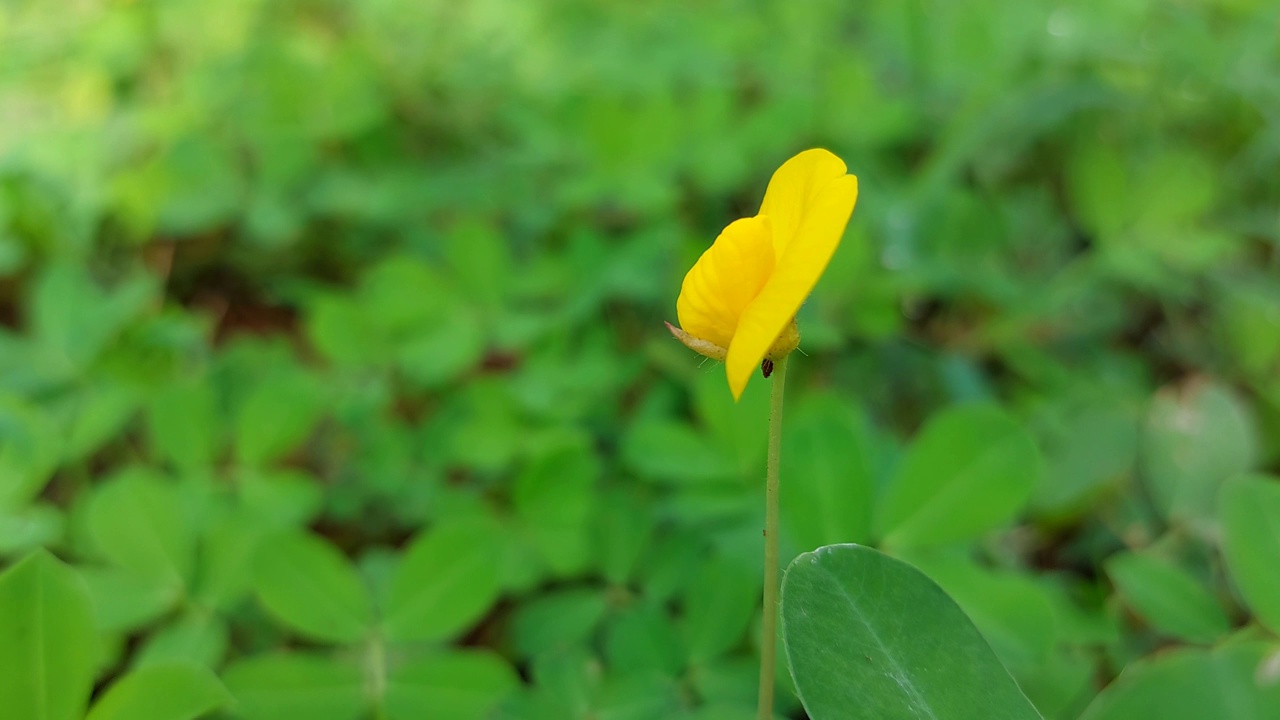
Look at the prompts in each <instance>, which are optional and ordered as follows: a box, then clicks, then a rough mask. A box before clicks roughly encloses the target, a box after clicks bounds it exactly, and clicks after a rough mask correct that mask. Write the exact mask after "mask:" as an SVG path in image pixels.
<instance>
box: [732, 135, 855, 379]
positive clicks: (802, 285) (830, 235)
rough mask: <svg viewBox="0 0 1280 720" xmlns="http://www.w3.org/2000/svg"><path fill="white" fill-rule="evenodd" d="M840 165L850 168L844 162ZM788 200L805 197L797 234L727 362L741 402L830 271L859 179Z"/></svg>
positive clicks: (745, 319)
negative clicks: (766, 359) (754, 376)
mask: <svg viewBox="0 0 1280 720" xmlns="http://www.w3.org/2000/svg"><path fill="white" fill-rule="evenodd" d="M810 152H813V151H810ZM803 154H804V153H802V155H803ZM840 166H841V167H844V163H840ZM784 167H785V166H784ZM775 177H776V175H775ZM772 189H773V188H772V185H771V186H770V190H772ZM787 197H791V198H793V199H798V198H803V199H804V202H805V205H804V208H803V212H802V213H801V214H800V215H799V220H798V221H797V226H796V230H795V233H794V234H793V236H792V237H791V238H790V239H789V241H788V242H787V244H786V251H785V252H784V253H783V254H782V255H781V256H780V257H779V258H778V260H777V266H776V267H775V268H774V271H773V275H772V276H770V277H769V281H768V282H767V283H765V286H764V287H763V288H762V289H761V290H760V293H759V295H757V296H756V298H755V300H753V301H751V304H750V305H748V306H747V308H746V309H745V310H744V311H743V312H742V316H741V317H740V318H739V320H738V327H737V331H736V332H735V333H734V336H733V341H732V342H731V343H730V344H729V354H728V356H727V357H726V359H725V371H726V373H727V374H728V376H729V389H730V390H731V391H732V392H733V396H734V397H735V398H737V397H739V396H740V395H742V391H743V389H744V388H746V386H747V380H749V379H750V378H751V374H752V373H754V372H755V369H756V368H757V367H759V365H760V361H761V360H763V359H764V357H765V354H766V353H767V352H769V348H770V346H772V345H773V343H774V341H775V340H776V339H777V338H778V336H779V335H780V334H781V333H782V331H783V330H784V329H786V327H787V325H788V324H789V323H790V322H791V320H792V318H794V317H795V315H796V312H797V311H799V310H800V306H801V305H802V304H804V301H805V298H807V297H809V293H810V292H812V291H813V286H814V285H816V284H817V283H818V279H819V278H821V277H822V273H823V271H825V270H826V269H827V263H829V262H830V261H831V256H832V255H833V254H834V253H835V251H836V248H837V247H838V246H839V245H840V238H841V237H843V236H844V228H845V225H846V224H848V222H849V216H850V215H851V214H852V213H853V206H854V204H855V203H857V200H858V178H856V177H854V176H853V175H841V176H839V177H836V178H829V179H828V180H827V181H826V182H824V183H822V186H821V187H820V188H819V189H818V190H817V191H816V192H812V193H810V192H807V191H806V192H805V193H804V194H803V195H802V194H799V193H795V194H789V195H787ZM775 202H781V196H775ZM774 207H776V208H779V209H781V208H782V207H783V206H781V205H775V206H774ZM788 209H790V208H788ZM776 235H777V232H776V231H775V236H776Z"/></svg>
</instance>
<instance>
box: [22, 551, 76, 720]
mask: <svg viewBox="0 0 1280 720" xmlns="http://www.w3.org/2000/svg"><path fill="white" fill-rule="evenodd" d="M97 645H98V633H97V631H96V630H95V629H94V625H93V609H92V607H91V605H90V602H89V593H88V591H87V590H86V589H85V587H84V583H83V581H81V580H80V578H79V577H77V576H76V574H75V572H74V571H72V570H71V569H70V568H68V567H67V566H66V565H63V564H62V563H61V562H59V561H58V560H56V559H54V557H53V556H52V555H49V554H48V553H46V552H45V551H43V550H38V551H36V552H35V553H34V554H32V555H30V556H28V557H27V558H26V559H25V560H22V561H21V562H19V563H18V564H16V565H14V566H13V567H11V568H9V569H8V570H6V571H5V572H4V574H2V575H0V656H3V658H4V662H3V665H4V670H3V671H2V672H0V708H4V711H3V714H4V717H12V718H23V719H24V720H79V719H80V718H81V717H82V716H83V713H84V707H85V704H86V703H87V702H88V700H89V691H90V690H91V689H92V687H93V665H94V661H95V659H96V656H97Z"/></svg>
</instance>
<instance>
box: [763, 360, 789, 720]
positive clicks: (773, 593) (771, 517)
mask: <svg viewBox="0 0 1280 720" xmlns="http://www.w3.org/2000/svg"><path fill="white" fill-rule="evenodd" d="M786 380H787V359H786V358H785V357H783V358H782V359H781V360H777V361H775V362H774V364H773V386H772V387H773V390H772V395H771V397H772V399H771V401H770V404H769V465H768V470H767V472H766V475H765V504H764V621H763V624H762V627H761V633H762V635H761V637H760V713H759V716H758V717H759V720H771V719H772V718H773V676H774V670H773V665H774V661H775V659H776V658H777V655H778V649H777V645H778V457H779V455H780V454H781V448H782V391H783V385H784V384H785V383H786Z"/></svg>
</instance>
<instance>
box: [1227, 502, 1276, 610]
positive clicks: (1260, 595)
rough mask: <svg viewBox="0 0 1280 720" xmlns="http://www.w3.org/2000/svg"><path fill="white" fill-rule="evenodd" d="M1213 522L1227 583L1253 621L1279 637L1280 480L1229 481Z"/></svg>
mask: <svg viewBox="0 0 1280 720" xmlns="http://www.w3.org/2000/svg"><path fill="white" fill-rule="evenodd" d="M1218 520H1219V522H1220V524H1221V525H1222V552H1223V554H1224V555H1225V556H1226V558H1227V568H1228V569H1229V570H1230V571H1231V579H1232V580H1234V581H1235V584H1236V587H1237V588H1239V589H1240V595H1241V596H1242V597H1243V598H1244V601H1245V603H1247V604H1248V605H1249V609H1250V610H1252V611H1253V614H1254V615H1256V616H1257V618H1258V620H1259V621H1260V622H1261V623H1262V624H1264V625H1266V626H1267V627H1268V628H1270V629H1271V631H1272V632H1274V633H1280V570H1277V568H1280V482H1278V481H1276V480H1275V479H1274V478H1266V477H1262V476H1253V477H1244V478H1237V479H1235V480H1231V481H1229V482H1228V483H1227V484H1226V485H1224V486H1223V487H1222V494H1221V496H1220V500H1219V505H1218Z"/></svg>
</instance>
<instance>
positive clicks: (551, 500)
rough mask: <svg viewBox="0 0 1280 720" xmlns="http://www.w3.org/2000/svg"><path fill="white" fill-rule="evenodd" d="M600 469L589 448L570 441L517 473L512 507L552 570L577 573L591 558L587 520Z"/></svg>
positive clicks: (559, 572)
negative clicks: (513, 505)
mask: <svg viewBox="0 0 1280 720" xmlns="http://www.w3.org/2000/svg"><path fill="white" fill-rule="evenodd" d="M599 474H600V463H599V461H598V460H597V459H596V456H595V454H594V453H593V452H592V451H591V448H590V447H589V446H588V445H587V444H586V443H585V442H582V443H579V442H574V443H572V444H570V445H567V446H563V447H559V448H556V449H553V450H551V451H549V452H545V453H543V454H542V455H541V456H539V457H537V458H535V459H534V460H532V461H531V462H530V463H529V465H528V466H527V467H526V468H525V469H524V471H523V472H521V473H520V474H519V475H518V476H517V477H516V481H515V485H514V487H513V488H512V490H511V495H512V502H513V503H514V504H515V508H516V512H517V513H518V514H519V515H520V517H521V519H522V520H523V521H524V522H525V524H526V526H527V527H528V530H529V533H530V535H531V536H532V539H533V541H534V544H535V545H536V546H537V548H538V550H539V551H540V554H541V555H542V557H543V559H545V560H546V562H547V564H548V565H549V566H550V567H551V569H552V570H553V571H554V572H555V573H556V574H559V575H570V574H573V573H575V572H580V571H581V570H582V569H583V566H585V565H586V563H587V561H588V560H589V559H590V551H591V547H590V545H589V541H590V538H589V536H588V534H587V530H588V519H589V516H590V514H591V511H592V509H593V506H594V504H595V482H596V478H597V477H598V476H599Z"/></svg>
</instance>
